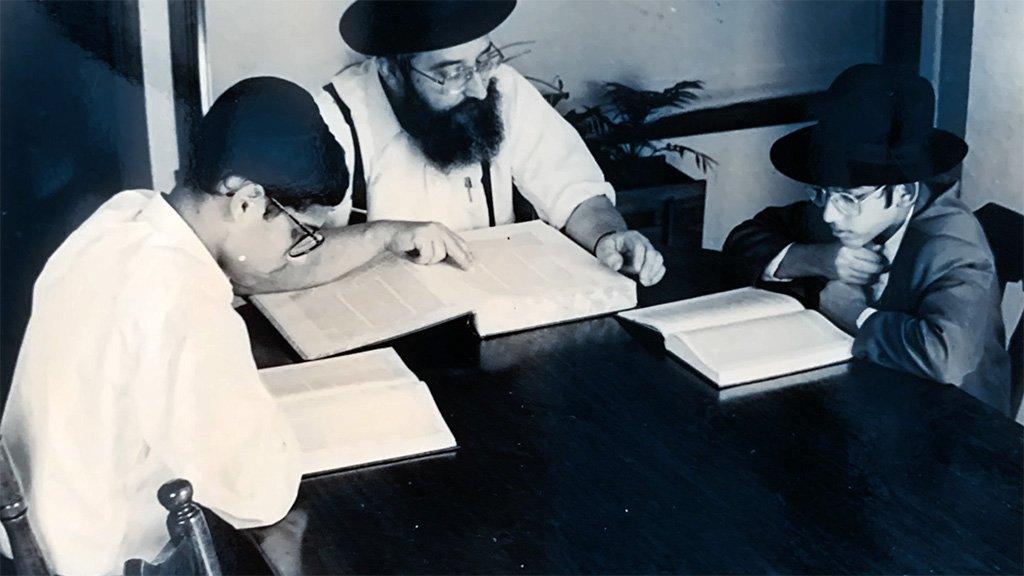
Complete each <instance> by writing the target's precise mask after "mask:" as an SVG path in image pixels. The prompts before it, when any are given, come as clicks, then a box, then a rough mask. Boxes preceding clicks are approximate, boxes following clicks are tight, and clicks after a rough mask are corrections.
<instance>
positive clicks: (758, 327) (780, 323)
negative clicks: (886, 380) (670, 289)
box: [619, 288, 853, 387]
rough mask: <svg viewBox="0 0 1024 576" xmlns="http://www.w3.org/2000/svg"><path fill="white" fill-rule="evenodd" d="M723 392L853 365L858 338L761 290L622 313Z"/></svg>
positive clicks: (782, 297) (795, 303)
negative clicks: (655, 333) (654, 333)
mask: <svg viewBox="0 0 1024 576" xmlns="http://www.w3.org/2000/svg"><path fill="white" fill-rule="evenodd" d="M619 317H621V318H624V319H626V320H630V321H632V322H636V323H638V324H642V325H644V326H648V327H650V328H653V329H655V330H657V331H658V332H661V334H662V335H663V336H664V337H665V349H666V350H668V351H669V352H671V353H672V354H674V355H675V356H676V357H678V358H679V359H681V360H683V361H684V362H686V363H687V364H689V365H690V366H692V367H693V368H695V369H696V370H697V371H699V372H700V373H701V374H703V375H705V376H707V377H708V378H709V379H711V381H713V382H714V383H715V384H717V385H718V386H719V387H724V386H732V385H735V384H742V383H744V382H752V381H755V380H764V379H766V378H773V377H775V376H781V375H783V374H790V373H793V372H800V371H803V370H809V369H811V368H817V367H819V366H825V365H828V364H835V363H837V362H843V361H845V360H849V359H850V357H851V353H850V350H851V347H852V345H853V338H851V337H850V336H849V335H848V334H846V333H845V332H843V331H842V330H840V329H839V328H837V327H836V326H835V325H833V324H832V323H831V322H829V321H828V320H826V319H825V317H824V316H822V315H821V314H819V313H817V312H815V311H813V310H805V309H804V307H803V306H802V305H801V304H800V303H799V302H798V301H797V300H796V299H794V298H791V297H789V296H785V295H783V294H776V293H775V292H769V291H767V290H760V289H757V288H740V289H737V290H731V291H729V292H722V293H719V294H711V295H708V296H701V297H699V298H690V299H688V300H680V301H678V302H670V303H668V304H662V305H660V306H652V307H650V308H642V309H639V310H630V311H628V312H620V313H619Z"/></svg>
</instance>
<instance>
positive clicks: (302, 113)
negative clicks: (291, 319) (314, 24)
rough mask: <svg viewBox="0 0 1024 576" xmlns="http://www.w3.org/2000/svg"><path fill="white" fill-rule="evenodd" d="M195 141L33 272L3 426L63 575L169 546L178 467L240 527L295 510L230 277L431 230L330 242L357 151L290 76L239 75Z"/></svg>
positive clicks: (111, 568) (283, 440)
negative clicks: (163, 492) (324, 229)
mask: <svg viewBox="0 0 1024 576" xmlns="http://www.w3.org/2000/svg"><path fill="white" fill-rule="evenodd" d="M191 152H192V153H191V162H190V163H189V166H188V168H187V170H186V171H185V182H184V183H183V184H182V185H179V186H177V187H175V188H174V190H172V191H171V192H170V193H169V194H166V195H165V194H162V193H159V192H156V191H152V190H129V191H125V192H120V193H118V194H116V195H114V196H113V197H112V198H111V199H110V200H108V201H107V202H106V203H104V204H103V205H102V206H101V207H100V208H99V209H98V210H97V211H96V212H95V213H94V214H93V215H92V216H91V217H90V218H89V219H88V220H86V221H85V222H84V223H83V224H82V225H81V226H80V227H79V228H78V229H77V230H76V231H75V232H74V233H72V234H71V236H70V237H69V238H68V239H67V240H66V241H65V242H64V243H63V244H62V245H61V246H60V248H58V250H57V251H56V252H55V253H54V254H53V255H52V256H51V257H50V259H49V261H48V262H47V264H46V266H45V268H44V269H43V271H42V273H41V274H40V276H39V278H38V280H37V281H36V283H35V290H34V297H33V303H32V314H31V318H30V320H29V323H28V327H27V329H26V331H25V337H24V340H23V342H22V345H21V349H20V352H19V356H18V361H17V366H16V368H15V373H14V379H13V382H12V387H11V393H10V397H9V399H8V402H7V405H6V407H5V409H4V414H3V421H2V423H0V432H2V437H3V443H4V445H5V446H6V447H7V448H8V450H9V452H10V455H11V461H12V463H13V465H14V468H15V470H16V472H17V474H18V477H19V479H20V481H21V483H22V486H23V488H24V490H25V496H26V499H27V500H28V510H29V512H28V514H29V518H30V520H31V523H32V525H33V527H34V529H35V531H36V535H37V536H38V537H39V540H40V543H41V545H42V547H43V548H44V549H45V551H46V553H47V559H48V561H49V565H50V567H51V568H52V569H54V570H55V571H56V572H57V573H60V574H108V573H122V572H123V567H122V565H123V562H124V561H125V560H127V559H129V558H141V559H143V560H152V559H153V558H154V557H155V556H156V554H157V553H158V552H159V551H160V549H161V547H162V546H163V545H164V544H165V543H166V541H167V529H166V527H165V519H166V515H167V512H166V511H165V510H164V509H163V507H162V506H160V504H159V503H158V502H157V499H156V493H157V489H158V488H159V487H160V485H161V484H163V483H164V482H166V481H168V480H171V479H174V478H178V477H183V478H186V479H188V480H189V481H191V482H192V485H193V486H194V488H195V498H196V500H197V501H198V502H201V503H202V504H203V505H204V506H206V507H208V508H210V509H212V510H214V511H216V512H217V514H218V515H219V516H221V517H222V518H224V519H225V520H227V521H229V522H231V523H232V524H233V525H234V526H236V527H239V528H249V527H254V526H263V525H267V524H271V523H274V522H276V521H277V520H279V519H280V518H281V517H282V516H284V514H285V513H286V512H287V511H288V509H289V508H290V507H291V505H292V502H293V501H294V499H295V494H296V490H297V487H298V482H299V476H300V469H299V467H298V463H297V459H296V458H295V449H296V447H295V441H294V438H293V436H292V433H291V430H290V428H289V427H288V424H287V422H285V420H284V419H283V418H282V417H281V416H280V414H279V413H278V410H277V407H276V405H275V403H274V402H273V400H272V399H271V397H270V395H269V394H268V393H267V391H266V390H265V389H264V388H263V386H262V384H261V383H260V380H259V376H258V375H257V372H256V366H255V363H254V360H253V357H252V353H251V351H250V343H249V337H248V333H247V332H246V328H245V325H244V323H243V322H242V319H241V318H240V317H239V316H238V315H237V314H236V313H235V311H234V309H233V308H232V306H231V302H232V298H233V292H234V290H233V288H235V287H237V286H246V285H250V284H252V283H255V282H258V281H259V280H260V279H261V278H264V277H266V276H267V275H272V274H275V273H276V272H277V271H279V270H281V269H283V268H286V267H289V266H291V265H292V262H293V261H294V260H296V259H302V258H309V257H310V256H311V255H314V254H317V253H320V252H322V251H334V253H335V254H336V257H338V258H341V257H342V256H344V257H345V258H346V259H347V260H346V261H347V262H348V263H349V264H351V265H352V266H356V265H359V264H361V263H363V262H365V261H366V260H368V259H369V258H371V257H373V256H375V255H376V254H377V253H379V252H380V251H382V250H384V249H387V248H391V249H394V250H397V251H402V250H406V249H407V248H406V246H407V243H410V244H415V243H416V242H420V241H421V236H422V234H421V232H422V231H423V230H424V228H423V225H419V224H409V223H397V222H373V223H370V224H366V225H363V226H350V227H348V230H347V231H346V232H347V233H348V234H349V235H350V237H348V238H346V239H342V238H331V239H328V240H327V241H324V240H323V238H322V237H321V235H320V233H319V232H318V231H317V230H316V228H317V227H319V226H320V225H322V223H323V220H324V218H325V214H326V213H327V212H328V210H329V209H330V208H331V207H333V206H335V205H337V204H338V203H340V202H341V200H342V198H343V197H344V196H345V192H346V188H347V185H348V173H347V171H346V169H345V158H344V156H345V154H344V152H343V151H342V149H341V148H340V147H339V146H338V144H337V142H335V140H334V138H333V137H332V136H331V134H330V132H329V131H328V128H327V126H326V125H325V124H324V123H323V121H322V119H321V118H320V113H319V110H318V109H317V106H316V103H315V102H314V101H313V98H312V96H311V95H310V94H309V93H307V92H306V91H305V90H303V89H302V88H300V87H298V86H296V85H294V84H292V83H290V82H287V81H284V80H281V79H278V78H266V77H265V78H252V79H248V80H243V81H242V82H239V83H238V84H236V85H234V86H232V87H231V88H230V89H228V90H227V91H226V92H225V93H224V94H222V95H221V96H220V97H219V98H218V99H217V101H216V102H215V103H214V104H213V106H212V107H211V108H210V111H209V113H208V114H207V115H206V116H205V117H204V118H203V119H202V121H201V122H200V125H199V129H198V132H197V135H196V138H195V140H194V141H193V143H192V151H191ZM426 226H427V228H426V230H428V232H429V231H434V232H437V231H439V229H437V230H435V229H433V228H430V227H429V225H426ZM428 236H429V234H428ZM430 241H433V240H430ZM329 242H333V245H331V246H328V243H329ZM5 540H6V538H5V536H4V534H3V532H2V531H0V550H3V551H4V553H5V554H8V555H9V551H10V548H9V546H7V543H6V541H5Z"/></svg>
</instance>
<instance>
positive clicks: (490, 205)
mask: <svg viewBox="0 0 1024 576" xmlns="http://www.w3.org/2000/svg"><path fill="white" fill-rule="evenodd" d="M480 168H481V169H482V170H483V175H482V176H480V183H481V184H483V185H484V198H485V199H486V200H487V221H488V222H489V224H488V225H489V226H491V227H492V228H493V227H494V224H495V221H494V191H493V190H492V189H491V161H490V160H484V161H482V162H480Z"/></svg>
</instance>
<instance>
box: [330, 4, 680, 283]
mask: <svg viewBox="0 0 1024 576" xmlns="http://www.w3.org/2000/svg"><path fill="white" fill-rule="evenodd" d="M514 7H515V2H514V1H507V0H502V1H497V0H496V1H491V2H467V1H457V0H425V1H416V2H406V1H396V2H371V1H366V0H357V1H356V2H354V3H353V4H352V5H351V6H350V7H349V8H348V9H347V10H346V11H345V13H344V15H343V16H342V18H341V21H340V25H339V27H340V32H341V36H342V38H343V39H344V40H345V42H346V43H347V44H348V45H349V46H350V47H351V48H353V49H354V50H355V51H357V52H359V53H361V54H364V55H366V56H370V57H372V58H370V59H369V60H367V61H366V62H364V63H362V64H359V65H355V66H352V67H349V68H347V69H345V70H343V71H342V72H341V73H340V74H338V75H337V76H335V77H334V78H333V79H332V80H331V82H330V83H329V84H327V85H326V86H324V92H323V93H322V94H321V95H320V96H319V97H318V98H317V103H318V104H319V105H320V107H321V112H322V114H323V117H324V120H325V121H326V122H327V124H328V126H330V127H331V132H332V133H333V134H334V135H335V137H336V138H338V141H339V142H340V143H341V144H342V146H343V147H345V149H346V150H351V151H352V152H353V153H352V154H351V155H350V157H349V160H350V161H351V163H350V171H351V172H352V176H353V177H352V194H351V198H347V199H346V201H345V202H344V203H343V204H342V205H341V206H339V207H338V209H337V210H335V211H334V214H332V217H331V223H332V224H334V225H337V226H342V225H344V224H346V223H353V222H361V221H363V219H364V218H365V219H369V220H371V221H373V220H380V219H390V220H411V221H434V222H438V223H440V224H443V225H445V226H447V227H448V228H449V229H451V230H455V231H460V230H469V229H474V228H481V227H487V226H495V225H501V224H509V223H511V222H513V221H514V213H513V191H512V186H513V183H514V184H515V186H516V188H517V189H518V190H519V192H520V193H521V194H522V195H523V197H524V198H525V199H526V200H527V201H529V203H530V204H532V206H533V208H534V209H535V210H536V212H537V213H538V215H539V216H540V218H541V219H543V220H544V221H545V222H547V223H548V224H550V225H552V226H554V227H556V228H559V229H563V228H564V230H565V232H566V234H567V235H569V236H570V237H571V238H573V239H574V240H575V241H576V242H577V243H579V244H580V245H581V246H583V247H585V248H586V249H588V250H590V251H591V252H593V253H594V254H595V255H596V256H597V257H598V258H599V259H600V260H601V261H602V262H604V263H605V264H606V265H608V266H609V267H611V268H613V269H616V270H622V271H623V272H627V273H633V274H638V275H639V279H640V282H641V283H642V284H644V285H650V284H654V283H655V282H657V281H659V280H660V279H661V277H662V275H663V274H664V265H663V259H662V256H661V254H659V253H658V252H657V250H655V249H654V248H653V246H651V244H650V242H649V241H648V240H647V239H646V238H644V237H643V236H642V235H640V234H639V233H637V232H635V231H627V229H626V224H625V222H624V221H623V219H622V217H621V215H620V214H619V213H618V211H617V210H616V209H615V207H614V205H613V202H614V198H615V193H614V190H613V189H612V187H611V185H609V184H608V183H607V182H605V179H604V176H603V174H602V173H601V170H600V168H598V166H597V163H596V162H595V161H594V159H593V157H592V156H591V155H590V153H589V151H588V150H587V149H586V146H585V145H584V144H583V141H582V139H581V138H580V136H579V135H578V134H577V133H576V131H575V130H574V129H573V128H572V127H571V126H569V124H568V123H566V122H565V121H564V120H563V119H562V118H561V117H560V116H559V115H558V113H557V112H556V111H555V110H554V109H553V108H552V107H551V106H550V105H549V104H548V103H547V102H546V101H545V100H544V99H543V97H541V95H540V93H539V92H538V91H537V90H536V89H535V88H534V87H533V86H532V85H531V84H530V82H529V81H527V80H526V79H525V78H523V76H521V75H520V74H519V73H518V72H516V71H515V70H514V69H512V68H511V67H509V66H508V65H505V64H504V62H505V61H506V60H508V59H509V58H510V57H514V56H515V54H510V53H507V52H508V50H506V51H503V50H502V49H500V48H499V47H497V46H496V45H495V44H493V43H492V41H491V40H490V38H489V36H488V34H489V33H490V32H491V31H492V30H493V29H494V28H495V27H497V26H498V25H499V24H501V22H502V21H504V20H505V18H506V17H507V16H508V15H509V14H510V13H511V12H512V9H513V8H514ZM325 233H326V234H332V233H333V231H331V230H327V231H325ZM442 257H443V254H442Z"/></svg>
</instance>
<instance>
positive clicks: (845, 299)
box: [818, 280, 868, 334]
mask: <svg viewBox="0 0 1024 576" xmlns="http://www.w3.org/2000/svg"><path fill="white" fill-rule="evenodd" d="M867 307H868V299H867V295H865V294H864V288H863V287H862V286H856V285H852V284H847V283H845V282H839V281H836V280H833V281H831V282H829V283H828V284H826V285H825V288H824V289H823V290H822V291H821V294H820V295H819V300H818V309H819V310H820V311H821V313H822V314H824V315H825V317H826V318H828V319H829V320H831V321H832V323H833V324H835V325H836V326H839V327H840V328H842V329H843V330H845V331H847V332H849V333H850V334H855V333H856V332H857V318H859V317H860V315H861V313H862V312H864V310H865V309H866V308H867Z"/></svg>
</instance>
